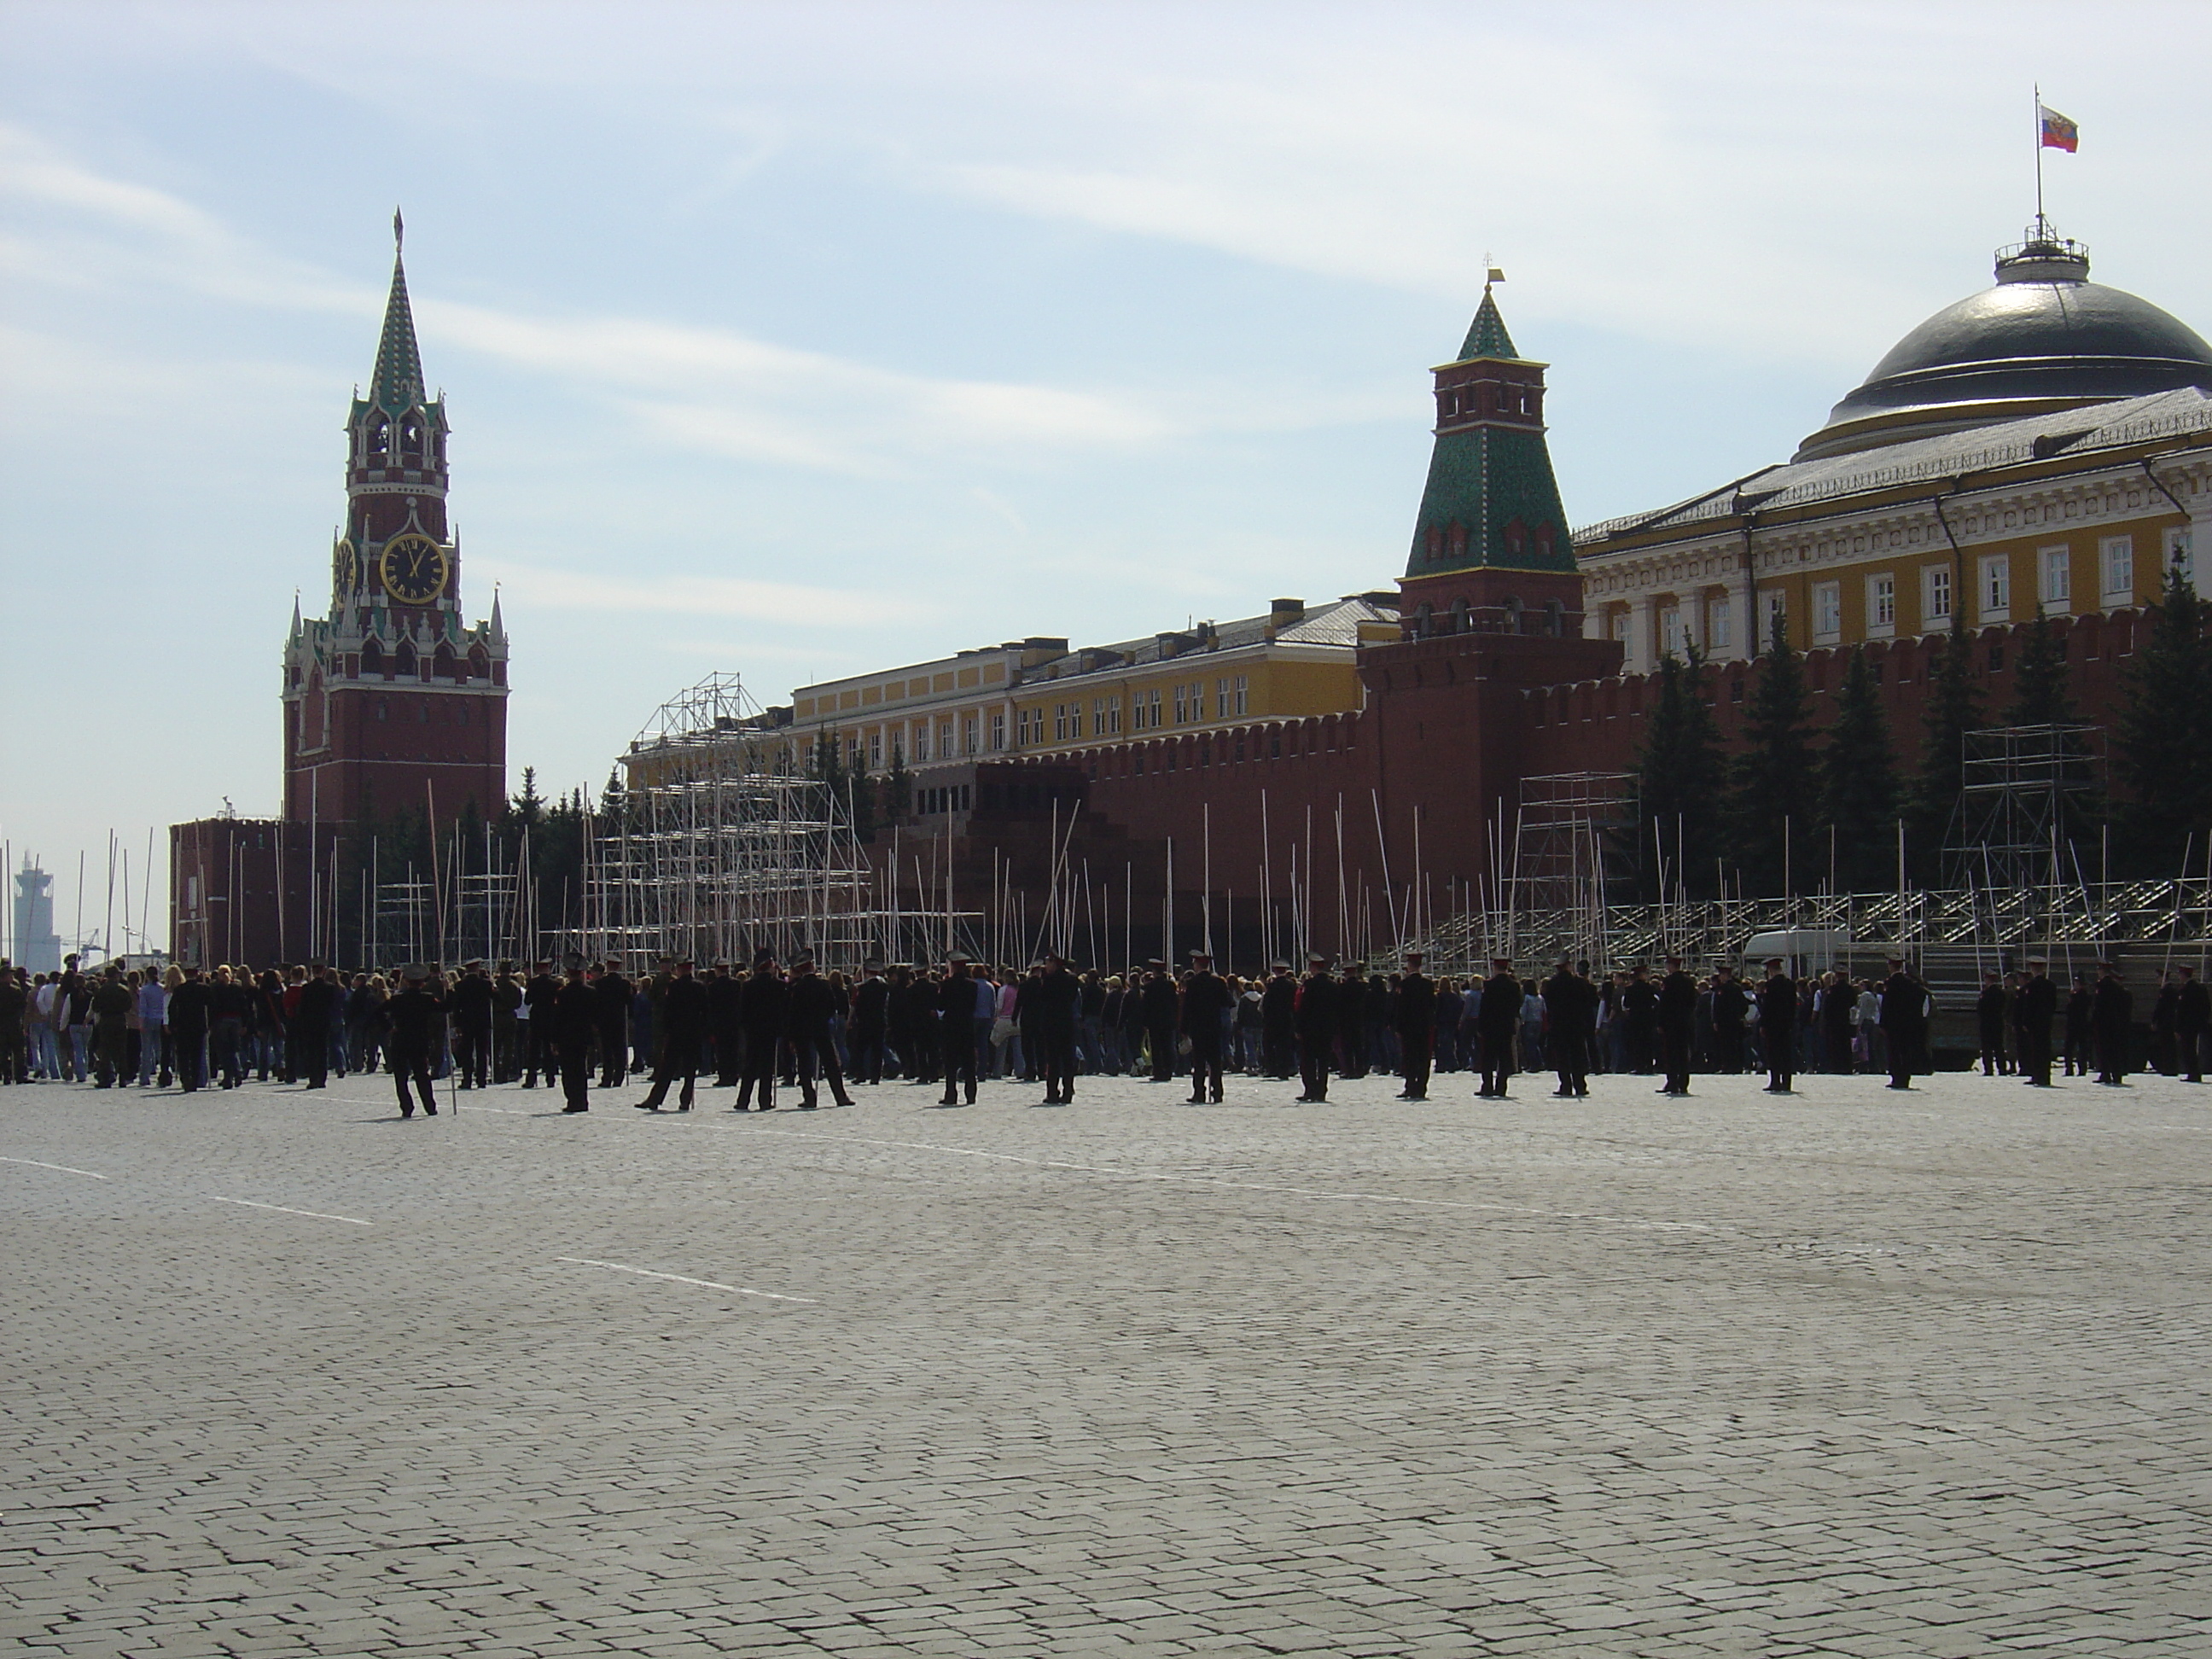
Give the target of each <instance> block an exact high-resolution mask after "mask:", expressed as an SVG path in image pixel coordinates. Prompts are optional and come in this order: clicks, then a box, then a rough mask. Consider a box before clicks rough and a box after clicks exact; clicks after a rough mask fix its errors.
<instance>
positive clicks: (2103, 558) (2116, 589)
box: [2097, 536, 2136, 605]
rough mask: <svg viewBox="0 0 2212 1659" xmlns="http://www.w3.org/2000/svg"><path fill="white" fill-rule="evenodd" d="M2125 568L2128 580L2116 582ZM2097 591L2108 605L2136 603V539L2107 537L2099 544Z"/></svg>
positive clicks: (2130, 537)
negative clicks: (2119, 573)
mask: <svg viewBox="0 0 2212 1659" xmlns="http://www.w3.org/2000/svg"><path fill="white" fill-rule="evenodd" d="M2122 568H2124V570H2125V574H2126V580H2124V581H2118V580H2114V576H2115V574H2118V572H2120V571H2121V570H2122ZM2097 590H2098V592H2099V593H2100V595H2101V596H2102V598H2103V599H2104V601H2105V603H2106V605H2133V604H2134V603H2135V602H2136V538H2134V537H2132V536H2106V537H2104V538H2101V539H2100V540H2099V542H2098V543H2097Z"/></svg>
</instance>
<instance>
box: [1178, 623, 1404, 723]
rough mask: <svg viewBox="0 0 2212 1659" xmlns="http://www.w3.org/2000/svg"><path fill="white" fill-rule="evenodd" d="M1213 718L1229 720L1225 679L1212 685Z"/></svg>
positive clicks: (1227, 686)
mask: <svg viewBox="0 0 2212 1659" xmlns="http://www.w3.org/2000/svg"><path fill="white" fill-rule="evenodd" d="M1421 609H1422V611H1424V612H1426V611H1429V610H1430V609H1431V607H1429V606H1428V605H1423V606H1422V607H1421ZM1428 621H1429V619H1428V617H1427V616H1426V615H1424V616H1423V617H1422V618H1421V632H1422V633H1424V634H1425V633H1427V632H1428V631H1429V627H1428ZM1213 718H1214V719H1216V720H1227V719H1228V718H1229V682H1228V680H1227V679H1226V678H1223V679H1218V680H1216V681H1214V683H1213Z"/></svg>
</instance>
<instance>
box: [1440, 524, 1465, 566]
mask: <svg viewBox="0 0 2212 1659" xmlns="http://www.w3.org/2000/svg"><path fill="white" fill-rule="evenodd" d="M1445 544H1446V545H1447V546H1449V548H1450V549H1451V556H1452V557H1454V558H1455V559H1463V558H1465V557H1466V556H1467V526H1465V525H1463V524H1455V525H1454V526H1452V527H1451V533H1450V534H1449V537H1447V538H1446V542H1445Z"/></svg>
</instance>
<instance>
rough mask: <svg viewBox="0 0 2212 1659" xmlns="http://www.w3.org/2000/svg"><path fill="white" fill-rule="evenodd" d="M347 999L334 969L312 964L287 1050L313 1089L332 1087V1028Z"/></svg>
mask: <svg viewBox="0 0 2212 1659" xmlns="http://www.w3.org/2000/svg"><path fill="white" fill-rule="evenodd" d="M343 999H344V993H343V992H342V991H340V990H339V989H338V985H337V980H336V979H334V978H333V977H332V976H331V970H330V969H328V968H326V967H325V966H324V965H323V964H322V963H319V962H317V963H309V964H308V968H307V983H306V984H305V985H302V986H301V987H300V1003H299V1006H298V1007H296V1008H295V1009H294V1010H293V1012H292V1021H291V1042H290V1043H289V1048H288V1049H287V1053H288V1054H289V1056H290V1057H291V1060H292V1063H293V1065H294V1066H295V1067H296V1068H297V1070H298V1071H299V1072H301V1073H304V1074H305V1075H306V1079H307V1087H308V1088H310V1089H321V1088H326V1087H328V1086H329V1084H330V1075H331V1027H332V1026H334V1025H336V1024H337V1017H338V1004H339V1003H340V1002H341V1001H342V1000H343Z"/></svg>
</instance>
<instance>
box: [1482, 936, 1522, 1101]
mask: <svg viewBox="0 0 2212 1659" xmlns="http://www.w3.org/2000/svg"><path fill="white" fill-rule="evenodd" d="M1490 969H1491V973H1490V977H1489V978H1488V979H1486V980H1485V981H1482V1002H1481V1005H1480V1006H1479V1007H1478V1008H1476V1010H1475V1014H1474V1030H1475V1035H1476V1036H1478V1037H1479V1038H1480V1040H1481V1042H1482V1087H1481V1088H1480V1089H1478V1090H1476V1091H1475V1097H1476V1098H1477V1099H1479V1100H1505V1099H1508V1098H1510V1097H1509V1096H1508V1095H1507V1094H1506V1092H1505V1085H1506V1083H1507V1080H1508V1079H1510V1078H1511V1077H1512V1075H1513V1072H1514V1065H1513V1039H1514V1036H1515V1034H1516V1032H1518V1031H1519V1030H1520V1029H1521V998H1522V991H1521V981H1520V979H1519V978H1518V977H1517V976H1516V975H1515V974H1514V972H1513V958H1512V957H1492V958H1491V959H1490Z"/></svg>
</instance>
